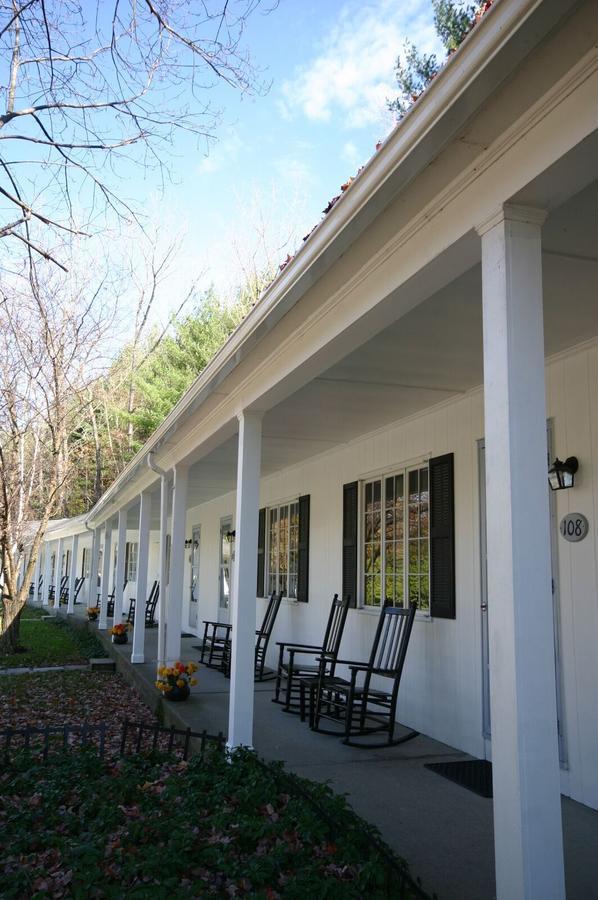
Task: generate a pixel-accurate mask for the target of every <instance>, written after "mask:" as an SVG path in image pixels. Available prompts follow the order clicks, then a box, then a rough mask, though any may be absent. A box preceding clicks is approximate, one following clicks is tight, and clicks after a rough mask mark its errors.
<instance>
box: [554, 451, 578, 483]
mask: <svg viewBox="0 0 598 900" xmlns="http://www.w3.org/2000/svg"><path fill="white" fill-rule="evenodd" d="M578 468H579V463H578V461H577V457H576V456H569V457H568V458H567V459H566V460H565V462H561V460H560V459H559V458H558V456H557V458H556V459H555V461H554V462H553V464H552V465H551V467H550V468H549V470H548V483H549V485H550V487H551V488H552V490H553V491H562V490H563V489H564V488H572V487H574V486H575V473H576V472H577V470H578Z"/></svg>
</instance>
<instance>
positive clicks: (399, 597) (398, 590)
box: [395, 578, 404, 606]
mask: <svg viewBox="0 0 598 900" xmlns="http://www.w3.org/2000/svg"><path fill="white" fill-rule="evenodd" d="M403 595H404V585H403V579H402V578H396V579H395V604H396V606H403V604H404V596H403Z"/></svg>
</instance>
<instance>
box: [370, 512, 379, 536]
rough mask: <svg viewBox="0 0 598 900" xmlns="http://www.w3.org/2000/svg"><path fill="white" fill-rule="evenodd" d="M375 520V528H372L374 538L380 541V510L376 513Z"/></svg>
mask: <svg viewBox="0 0 598 900" xmlns="http://www.w3.org/2000/svg"><path fill="white" fill-rule="evenodd" d="M373 520H374V521H373V529H372V530H373V539H374V540H375V541H379V540H380V537H381V535H380V513H379V512H377V513H374V515H373Z"/></svg>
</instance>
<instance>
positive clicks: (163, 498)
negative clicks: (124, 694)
mask: <svg viewBox="0 0 598 900" xmlns="http://www.w3.org/2000/svg"><path fill="white" fill-rule="evenodd" d="M153 456H154V451H153V450H150V452H149V453H148V455H147V464H148V467H149V468H150V469H151V470H152V472H155V473H156V475H159V476H160V567H159V574H158V579H159V584H160V588H159V591H160V593H159V595H158V668H160V666H163V665H164V660H165V658H166V574H167V573H166V531H167V525H168V495H167V491H168V473H167V472H165V471H164V469H161V468H160V466H158V465H157V464H156V463H155V462H154V459H153ZM140 599H141V598H140ZM139 614H141V609H140V611H139Z"/></svg>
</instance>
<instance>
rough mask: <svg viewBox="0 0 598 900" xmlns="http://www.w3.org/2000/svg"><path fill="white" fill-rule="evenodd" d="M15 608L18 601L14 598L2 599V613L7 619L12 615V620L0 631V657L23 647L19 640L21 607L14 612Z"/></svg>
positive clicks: (16, 651)
mask: <svg viewBox="0 0 598 900" xmlns="http://www.w3.org/2000/svg"><path fill="white" fill-rule="evenodd" d="M16 608H18V603H17V602H16V601H15V600H4V602H3V612H2V615H3V616H6V617H7V619H10V618H11V617H12V621H11V623H10V625H9V626H8V628H7V629H6V630H5V631H4V630H1V631H0V657H2V656H3V655H5V654H12V653H18V652H19V651H20V650H22V649H24V648H22V647H21V644H20V640H19V639H20V634H21V612H22V610H23V608H22V607H21V608H20V609H19V610H18V612H16V613H15V611H14V610H15V609H16Z"/></svg>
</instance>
